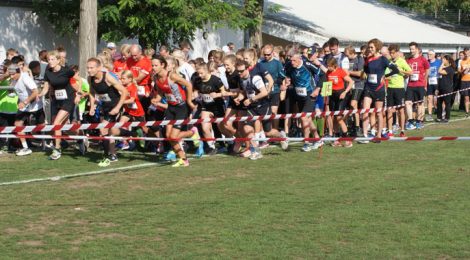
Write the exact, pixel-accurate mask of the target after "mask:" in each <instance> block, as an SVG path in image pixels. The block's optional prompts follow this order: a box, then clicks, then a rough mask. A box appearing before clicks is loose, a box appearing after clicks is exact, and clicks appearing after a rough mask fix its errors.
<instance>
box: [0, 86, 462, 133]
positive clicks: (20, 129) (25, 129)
mask: <svg viewBox="0 0 470 260" xmlns="http://www.w3.org/2000/svg"><path fill="white" fill-rule="evenodd" d="M465 90H470V88H466V89H461V90H457V91H454V92H450V93H447V94H443V95H439V96H436V97H437V98H439V97H445V96H450V95H453V94H455V93H458V92H461V91H465ZM421 102H423V101H417V102H414V103H413V104H416V103H421ZM404 106H405V105H399V106H393V107H387V108H381V109H376V108H370V109H360V110H358V109H354V110H339V111H325V112H310V113H297V114H271V115H267V116H242V117H227V118H225V117H219V118H204V119H184V120H162V121H147V122H126V123H118V122H117V123H95V124H64V125H35V126H7V127H0V134H10V133H31V132H49V131H77V130H96V129H109V128H129V127H132V128H133V127H143V126H147V127H151V126H166V125H195V124H201V123H222V122H252V121H257V120H277V119H289V118H302V117H326V116H338V115H342V116H347V115H352V114H356V113H359V114H365V113H377V112H382V111H387V110H391V109H397V108H401V107H404Z"/></svg>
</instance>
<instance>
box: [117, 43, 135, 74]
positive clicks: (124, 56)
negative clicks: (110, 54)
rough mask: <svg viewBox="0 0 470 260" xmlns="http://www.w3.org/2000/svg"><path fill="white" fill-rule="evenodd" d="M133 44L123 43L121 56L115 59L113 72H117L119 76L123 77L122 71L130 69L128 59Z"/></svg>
mask: <svg viewBox="0 0 470 260" xmlns="http://www.w3.org/2000/svg"><path fill="white" fill-rule="evenodd" d="M130 50H131V45H129V44H123V45H121V58H120V59H117V60H115V61H114V66H113V67H114V68H113V72H114V73H116V74H117V75H118V76H119V78H121V73H122V72H123V71H125V70H128V69H129V68H128V67H127V60H128V59H129V57H130V55H131V53H130Z"/></svg>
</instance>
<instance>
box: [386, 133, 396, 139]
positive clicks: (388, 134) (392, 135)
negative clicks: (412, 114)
mask: <svg viewBox="0 0 470 260" xmlns="http://www.w3.org/2000/svg"><path fill="white" fill-rule="evenodd" d="M394 136H395V135H394V134H393V133H391V132H388V133H387V136H386V137H388V138H390V137H394Z"/></svg>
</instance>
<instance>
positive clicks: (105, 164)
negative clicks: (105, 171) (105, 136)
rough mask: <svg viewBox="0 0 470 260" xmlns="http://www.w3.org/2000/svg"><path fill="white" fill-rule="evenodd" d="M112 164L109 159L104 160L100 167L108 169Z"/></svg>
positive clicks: (99, 164)
mask: <svg viewBox="0 0 470 260" xmlns="http://www.w3.org/2000/svg"><path fill="white" fill-rule="evenodd" d="M110 164H111V160H109V158H103V160H101V161H100V162H99V163H98V166H99V167H108V166H109V165H110Z"/></svg>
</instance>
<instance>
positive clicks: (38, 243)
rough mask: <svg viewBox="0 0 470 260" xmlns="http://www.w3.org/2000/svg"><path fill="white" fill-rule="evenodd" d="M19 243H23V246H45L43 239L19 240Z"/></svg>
mask: <svg viewBox="0 0 470 260" xmlns="http://www.w3.org/2000/svg"><path fill="white" fill-rule="evenodd" d="M18 245H22V246H43V245H44V243H43V242H42V241H38V240H25V241H20V242H18Z"/></svg>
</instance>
